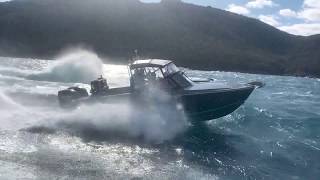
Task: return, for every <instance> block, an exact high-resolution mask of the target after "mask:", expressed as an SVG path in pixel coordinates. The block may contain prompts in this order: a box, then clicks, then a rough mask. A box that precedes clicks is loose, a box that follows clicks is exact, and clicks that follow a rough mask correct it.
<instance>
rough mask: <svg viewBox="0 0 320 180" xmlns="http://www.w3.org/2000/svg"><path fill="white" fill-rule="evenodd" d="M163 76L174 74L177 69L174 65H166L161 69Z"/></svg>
mask: <svg viewBox="0 0 320 180" xmlns="http://www.w3.org/2000/svg"><path fill="white" fill-rule="evenodd" d="M162 71H163V75H164V76H169V75H170V74H174V73H176V72H178V71H179V68H178V67H177V66H176V65H174V64H173V63H170V64H168V65H166V66H165V67H164V68H162Z"/></svg>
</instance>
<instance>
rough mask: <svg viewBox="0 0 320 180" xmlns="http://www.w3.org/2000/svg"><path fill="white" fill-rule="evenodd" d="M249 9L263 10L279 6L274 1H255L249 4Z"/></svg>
mask: <svg viewBox="0 0 320 180" xmlns="http://www.w3.org/2000/svg"><path fill="white" fill-rule="evenodd" d="M246 6H247V7H248V8H254V9H262V8H264V7H273V6H277V4H276V3H274V2H273V1H272V0H253V1H250V2H248V3H247V5H246Z"/></svg>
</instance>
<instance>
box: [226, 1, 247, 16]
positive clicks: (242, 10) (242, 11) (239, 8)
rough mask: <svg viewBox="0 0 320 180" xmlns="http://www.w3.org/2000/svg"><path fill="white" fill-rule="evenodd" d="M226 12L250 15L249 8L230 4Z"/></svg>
mask: <svg viewBox="0 0 320 180" xmlns="http://www.w3.org/2000/svg"><path fill="white" fill-rule="evenodd" d="M226 10H227V11H230V12H233V13H237V14H242V15H248V14H250V11H249V10H248V9H247V8H245V7H243V6H238V5H235V4H229V6H228V8H227V9H226Z"/></svg>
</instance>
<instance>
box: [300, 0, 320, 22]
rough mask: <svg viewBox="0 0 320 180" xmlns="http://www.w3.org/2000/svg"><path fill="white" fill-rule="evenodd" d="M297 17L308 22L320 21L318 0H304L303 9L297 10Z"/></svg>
mask: <svg viewBox="0 0 320 180" xmlns="http://www.w3.org/2000/svg"><path fill="white" fill-rule="evenodd" d="M298 17H299V18H301V19H304V20H306V21H308V22H319V21H320V1H319V0H304V2H303V9H302V10H301V11H300V12H298Z"/></svg>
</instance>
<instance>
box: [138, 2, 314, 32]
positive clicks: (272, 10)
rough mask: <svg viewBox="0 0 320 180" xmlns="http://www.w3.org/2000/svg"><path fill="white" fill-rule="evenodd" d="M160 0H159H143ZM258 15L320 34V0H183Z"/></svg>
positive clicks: (276, 24) (291, 29)
mask: <svg viewBox="0 0 320 180" xmlns="http://www.w3.org/2000/svg"><path fill="white" fill-rule="evenodd" d="M141 1H142V2H159V1H160V0H141ZM183 1H184V2H188V3H192V4H197V5H202V6H212V7H215V8H219V9H224V10H226V11H230V12H234V13H237V14H241V15H244V16H248V17H253V18H256V19H259V20H261V21H263V22H265V23H267V24H269V25H271V26H274V27H276V28H278V29H280V30H283V31H286V32H288V33H290V34H295V35H302V36H309V35H314V34H320V0H183Z"/></svg>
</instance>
